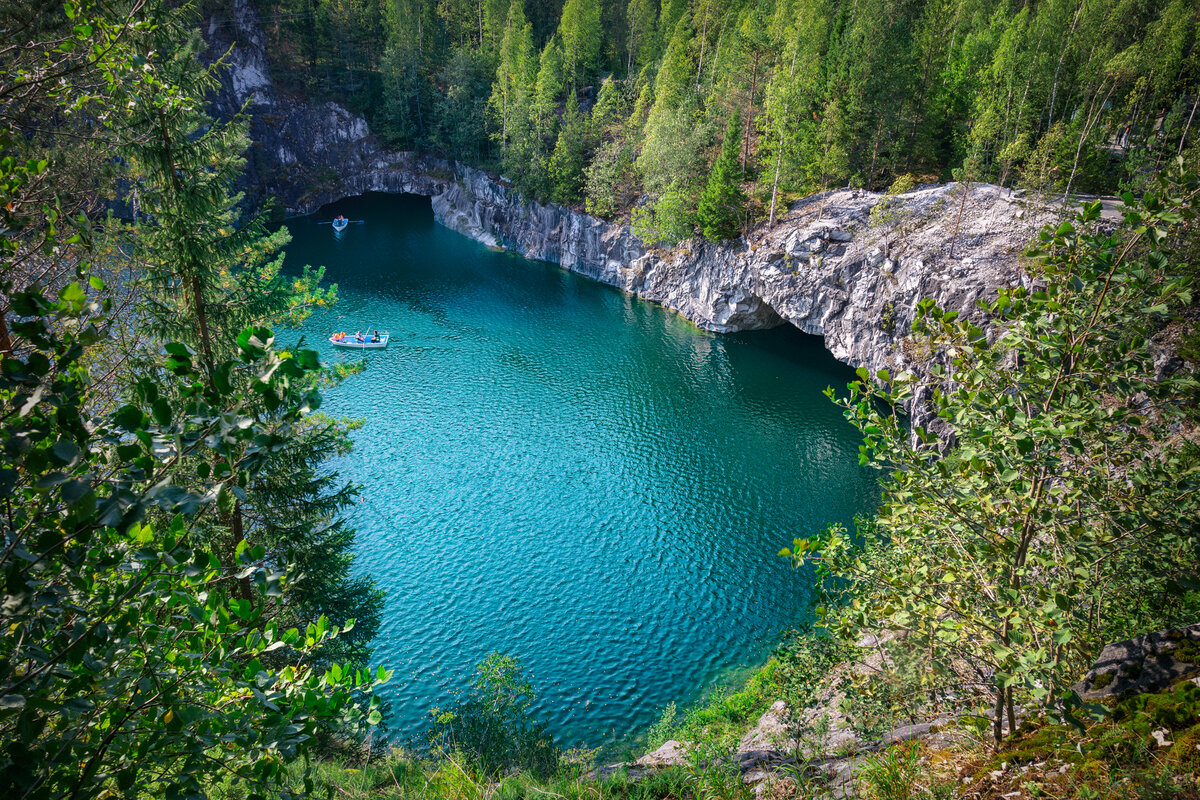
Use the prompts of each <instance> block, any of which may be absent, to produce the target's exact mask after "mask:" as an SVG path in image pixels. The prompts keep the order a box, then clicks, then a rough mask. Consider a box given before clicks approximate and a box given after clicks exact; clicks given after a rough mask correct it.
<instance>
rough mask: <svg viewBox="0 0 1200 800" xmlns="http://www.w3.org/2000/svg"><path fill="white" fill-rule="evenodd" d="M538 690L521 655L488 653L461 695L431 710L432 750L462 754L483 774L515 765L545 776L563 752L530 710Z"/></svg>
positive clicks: (428, 734)
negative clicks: (440, 707)
mask: <svg viewBox="0 0 1200 800" xmlns="http://www.w3.org/2000/svg"><path fill="white" fill-rule="evenodd" d="M536 696H537V693H536V691H535V690H534V687H533V684H532V683H531V682H530V681H529V679H528V678H527V677H526V676H525V672H524V669H523V667H522V666H521V662H520V661H518V660H517V659H516V658H514V657H513V656H508V655H502V654H500V653H492V654H491V655H489V656H488V657H487V658H486V659H484V660H483V661H482V662H481V663H480V664H479V665H478V666H477V667H476V668H475V680H474V682H473V683H472V686H471V690H470V692H469V693H468V695H467V696H466V697H465V698H462V699H460V700H459V701H457V702H456V703H455V704H454V705H453V706H452V707H450V708H449V709H447V710H441V709H434V710H433V711H432V712H431V714H432V716H433V720H432V723H431V724H430V727H429V729H428V730H427V731H426V733H425V738H426V741H427V742H428V743H429V745H430V747H431V748H433V750H434V751H435V752H440V753H443V754H447V755H449V756H451V757H456V756H459V755H461V756H462V757H465V758H466V759H467V760H468V761H469V762H470V764H471V765H472V766H473V767H474V768H475V769H478V770H479V771H480V772H481V773H482V774H484V775H488V776H495V775H499V774H500V773H502V772H505V771H506V770H509V769H513V768H516V769H519V770H522V771H527V772H530V773H533V774H535V775H539V776H541V777H543V778H544V777H547V776H549V775H551V774H553V773H554V771H555V769H556V768H557V766H558V761H559V758H560V755H561V754H560V753H559V750H558V748H557V747H556V746H555V744H554V740H553V739H552V738H551V737H550V734H549V732H548V731H547V729H546V723H545V722H543V721H541V720H538V719H536V718H535V717H534V716H533V713H532V711H531V706H532V705H533V701H534V700H535V699H536Z"/></svg>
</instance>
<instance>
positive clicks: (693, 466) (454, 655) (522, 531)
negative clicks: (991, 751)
mask: <svg viewBox="0 0 1200 800" xmlns="http://www.w3.org/2000/svg"><path fill="white" fill-rule="evenodd" d="M338 212H340V213H344V214H345V215H346V216H347V217H349V218H350V219H352V220H358V219H366V220H367V222H366V223H365V224H362V225H351V226H350V227H349V229H348V230H347V231H345V232H344V233H343V234H341V235H340V236H337V235H335V234H334V233H333V231H332V230H331V229H330V226H328V225H317V224H316V222H317V220H318V219H323V220H328V219H331V218H332V216H333V215H334V214H335V213H338ZM288 227H289V228H290V229H291V232H292V234H293V237H294V238H293V241H292V244H291V245H290V246H289V249H288V262H287V263H288V265H289V268H298V267H299V265H301V264H304V263H311V264H324V265H326V267H327V272H326V275H327V278H328V279H329V280H330V281H333V282H336V283H337V284H338V285H339V287H340V298H341V299H340V303H339V304H338V305H337V306H336V307H335V308H334V309H332V310H330V311H328V312H318V313H316V314H314V315H313V316H312V317H311V318H310V319H309V320H308V321H307V322H306V323H305V325H304V329H303V331H304V333H305V335H306V336H307V337H308V341H309V343H310V344H311V345H313V346H315V347H316V348H317V349H319V350H320V351H321V353H322V357H323V358H324V359H326V360H328V361H338V360H350V359H353V358H354V357H356V354H350V353H347V352H346V351H341V350H337V349H335V348H333V347H331V346H330V345H329V344H328V342H327V341H326V338H327V337H328V335H329V333H330V332H333V331H341V330H344V331H350V332H353V331H355V330H358V329H360V328H361V329H364V330H365V329H366V328H368V327H379V328H381V329H384V330H388V331H390V332H391V334H392V340H391V343H390V345H389V347H388V348H387V350H386V351H377V352H374V353H370V354H369V355H368V356H367V359H368V362H369V363H368V366H367V369H366V370H365V371H364V372H363V373H362V374H360V375H357V376H354V377H352V378H350V379H349V380H347V381H346V382H344V383H343V384H341V385H340V386H338V387H336V388H334V389H332V390H330V391H328V392H327V394H326V402H325V405H324V407H323V410H324V411H326V412H328V413H330V414H333V415H336V416H353V417H359V418H362V419H364V420H365V424H364V425H363V427H362V428H361V429H359V430H357V431H355V432H354V434H353V438H354V443H355V448H354V451H353V452H352V453H351V454H350V455H348V456H346V457H345V458H343V459H340V460H339V461H338V462H336V463H335V464H334V465H333V466H334V468H336V469H337V470H338V471H339V472H340V473H341V474H342V475H343V476H344V477H346V478H349V479H351V480H354V481H356V482H359V483H362V484H363V493H362V500H361V502H360V503H359V505H358V506H357V508H356V509H355V511H354V512H353V515H352V517H353V522H354V524H355V525H356V527H357V529H358V545H357V547H358V561H357V567H358V569H360V570H362V571H364V572H367V573H370V574H371V575H373V576H374V577H375V578H376V580H378V582H379V584H380V585H381V586H382V587H383V588H384V589H386V590H387V593H388V599H387V610H386V614H385V621H384V624H383V627H382V629H381V631H380V633H379V636H378V639H377V640H376V642H375V648H376V649H375V661H376V662H380V663H384V664H387V665H388V666H389V667H390V668H392V669H394V670H395V675H396V677H395V679H394V680H393V682H392V683H391V684H389V686H388V687H387V689H386V692H385V694H386V695H387V696H388V697H389V698H390V700H391V701H392V702H391V710H390V723H391V725H392V727H393V729H394V730H396V731H397V732H398V733H399V734H400V735H407V734H411V733H414V732H416V731H417V730H419V729H420V728H421V727H422V725H423V723H424V721H425V720H426V719H427V715H428V712H429V709H430V708H431V707H433V706H435V705H437V704H438V703H441V704H442V705H443V706H444V705H445V703H446V702H447V698H448V697H450V696H451V693H452V692H453V691H454V690H455V689H457V688H461V687H462V686H463V685H465V682H466V679H467V676H468V675H469V673H470V671H471V669H472V667H473V665H474V664H476V663H477V662H479V661H480V660H481V659H482V658H483V657H484V656H486V655H487V654H488V653H489V652H491V651H493V650H500V651H504V652H508V653H512V654H514V655H516V656H518V657H519V658H520V659H521V660H522V661H523V662H524V663H525V665H526V666H527V667H528V668H529V670H530V671H531V673H532V674H533V677H534V681H535V683H536V684H537V685H538V686H539V687H540V690H541V694H540V698H539V701H538V710H539V711H540V712H542V713H544V714H545V715H547V716H548V718H549V720H550V723H551V727H552V729H553V730H554V731H555V732H556V735H557V737H558V739H559V741H560V743H562V744H576V743H579V742H586V743H587V744H589V745H593V746H595V745H599V744H602V743H603V742H605V741H606V740H611V738H612V737H613V736H614V733H615V735H616V736H618V737H622V736H624V735H626V734H627V733H628V732H629V731H631V730H637V729H640V728H643V727H644V726H646V725H648V724H649V723H651V722H653V721H654V719H656V717H657V715H658V712H659V710H660V709H662V708H663V707H664V706H665V705H666V704H668V703H670V702H676V703H687V702H689V701H691V700H694V699H695V698H697V697H698V696H699V695H700V694H702V693H704V692H705V691H707V690H708V689H709V688H710V687H711V686H712V685H713V684H714V682H717V681H719V680H720V679H721V678H722V676H723V675H727V674H729V672H730V671H732V670H735V669H737V668H738V667H740V666H745V665H747V664H752V663H754V662H756V661H759V660H761V659H762V658H763V656H764V654H765V653H766V652H767V651H768V650H769V649H770V647H771V646H772V644H773V643H774V642H775V641H776V640H777V637H778V635H779V634H780V632H781V631H782V630H783V629H785V628H786V627H788V626H789V625H792V624H795V623H797V622H799V621H803V619H804V618H805V615H806V614H807V613H809V612H808V610H807V608H806V603H807V601H808V600H809V586H808V585H807V583H806V579H805V575H804V574H803V573H796V572H793V571H792V570H791V569H790V567H789V566H788V565H787V564H786V563H785V562H784V561H783V559H780V558H778V557H777V556H776V553H777V552H778V550H779V548H780V547H782V546H784V545H786V544H789V543H790V542H791V540H792V538H793V537H794V536H797V535H807V534H809V533H811V532H813V531H815V530H817V529H819V528H821V527H823V526H824V525H826V524H828V523H830V522H837V521H841V522H849V521H850V520H851V518H852V517H853V515H855V514H856V513H860V512H862V511H864V510H867V509H868V508H870V507H871V505H872V503H873V502H874V500H875V496H876V495H875V484H874V479H873V477H872V475H871V474H870V473H869V472H868V471H866V470H863V469H862V468H860V467H859V466H858V460H857V448H858V441H857V439H856V435H855V432H854V430H853V429H852V428H851V427H850V426H849V425H848V424H847V423H846V422H845V421H844V420H843V419H842V418H841V416H840V414H839V412H838V410H837V409H836V408H835V407H834V406H833V405H832V404H831V403H829V401H828V400H826V398H825V397H823V396H822V394H821V391H822V390H823V389H824V388H825V387H826V386H829V385H833V386H836V387H839V388H841V387H844V385H845V384H846V383H847V382H848V381H849V380H851V379H852V373H851V371H850V370H849V369H848V368H846V367H845V366H844V365H842V364H839V363H838V362H836V361H835V360H834V359H833V358H832V357H831V356H829V355H828V353H826V352H825V350H824V349H823V348H822V343H821V340H820V339H818V338H816V337H809V336H804V335H802V334H800V333H798V332H796V331H794V330H776V331H763V332H756V333H747V334H738V335H733V336H715V335H712V334H709V333H705V332H704V331H701V330H699V329H697V328H696V327H695V326H693V325H692V324H691V323H689V322H687V321H686V320H684V319H683V318H681V317H679V316H678V315H676V314H674V313H672V312H670V311H667V310H664V309H663V308H661V307H658V306H655V305H652V304H650V303H647V302H643V301H640V300H637V299H635V298H633V297H631V296H628V295H626V294H624V293H622V292H620V291H618V290H616V289H613V288H611V287H608V286H603V285H601V284H598V283H595V282H594V281H590V280H588V279H586V278H582V277H579V276H577V275H574V274H572V273H569V272H566V271H563V270H561V269H559V268H558V267H556V266H554V265H551V264H545V263H539V262H531V261H526V260H524V259H522V258H519V257H517V256H514V255H511V254H507V253H497V252H493V251H490V250H488V249H487V248H485V247H483V246H481V245H479V244H477V243H475V242H472V241H470V240H468V239H466V238H464V237H462V236H459V235H458V234H455V233H452V232H450V231H448V230H445V229H444V228H442V227H440V226H438V225H436V224H435V223H434V221H433V215H432V212H431V211H430V207H429V201H428V200H426V199H422V198H416V197H408V196H388V195H368V196H365V197H360V198H355V199H351V200H346V201H342V202H340V203H337V204H335V205H332V206H328V207H326V208H325V209H323V210H322V212H321V213H320V215H319V216H318V217H308V218H300V219H295V220H292V221H290V222H289V223H288Z"/></svg>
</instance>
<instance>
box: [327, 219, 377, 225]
mask: <svg viewBox="0 0 1200 800" xmlns="http://www.w3.org/2000/svg"><path fill="white" fill-rule="evenodd" d="M364 222H366V220H365V219H348V220H346V224H347V225H350V224H351V223H353V224H355V225H361V224H363V223H364ZM317 224H318V225H332V224H333V220H330V221H328V222H318V223H317Z"/></svg>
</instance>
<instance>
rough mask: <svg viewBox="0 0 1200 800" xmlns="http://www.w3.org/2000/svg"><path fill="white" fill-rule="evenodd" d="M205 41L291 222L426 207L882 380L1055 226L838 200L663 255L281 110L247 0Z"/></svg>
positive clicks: (862, 196) (967, 206) (331, 123)
mask: <svg viewBox="0 0 1200 800" xmlns="http://www.w3.org/2000/svg"><path fill="white" fill-rule="evenodd" d="M205 33H206V34H207V36H208V37H209V40H210V44H211V46H212V52H213V53H214V54H220V53H225V52H226V51H228V56H227V64H228V67H229V68H228V71H227V75H226V77H225V83H224V86H223V87H222V90H221V92H220V93H219V95H218V97H217V98H216V101H215V104H216V107H217V111H218V113H222V114H226V115H228V114H232V113H235V112H236V111H237V110H238V109H240V108H241V107H242V106H243V105H244V104H245V105H247V106H248V110H249V116H250V128H251V138H252V140H253V141H254V147H253V151H252V152H251V153H250V155H249V159H248V160H249V168H250V172H251V181H252V182H253V185H254V187H255V188H256V189H258V190H260V191H262V192H265V193H268V194H270V195H272V196H274V197H277V198H279V199H280V200H281V201H282V202H283V203H284V205H285V207H286V208H287V210H288V212H289V213H292V214H307V213H311V212H313V211H315V210H316V209H317V208H319V207H320V206H321V205H323V204H325V203H329V202H333V201H335V200H338V199H340V198H343V197H349V196H354V195H359V194H362V193H364V192H369V191H381V192H405V193H411V194H416V195H423V196H427V197H429V198H431V203H432V206H433V211H434V215H435V217H436V219H437V221H438V222H440V223H441V224H443V225H445V226H447V227H449V228H451V229H453V230H456V231H458V232H460V233H462V234H463V235H465V236H469V237H471V238H472V239H475V240H477V241H480V242H482V243H484V244H487V245H489V246H497V247H503V248H507V249H511V250H514V251H516V252H518V253H520V254H521V255H523V256H525V257H527V258H531V259H539V260H545V261H551V262H554V263H557V264H560V265H561V266H562V267H564V268H565V269H569V270H573V271H575V272H578V273H581V274H583V275H587V276H588V277H591V278H594V279H595V280H599V281H603V282H604V283H607V284H611V285H613V286H617V287H620V288H621V289H624V290H626V291H628V292H631V293H633V294H636V295H638V296H639V297H643V298H645V299H647V300H651V301H654V302H656V303H661V304H662V305H664V306H666V307H668V308H671V309H674V310H676V311H678V312H679V313H680V314H682V315H683V316H685V317H686V318H688V319H689V320H691V321H692V322H694V323H695V324H696V325H698V326H700V327H701V328H704V329H706V330H710V331H714V332H719V333H728V332H734V331H741V330H751V329H758V328H769V327H775V326H778V325H784V324H790V325H793V326H795V327H797V328H799V329H800V330H803V331H805V332H806V333H810V334H815V335H819V336H822V337H824V340H825V345H826V347H827V348H828V349H829V351H830V352H831V353H832V354H833V355H834V356H835V357H836V358H838V359H839V360H841V361H843V362H845V363H847V364H850V365H852V366H855V367H866V368H868V369H870V370H873V371H874V370H878V369H880V368H888V369H892V370H896V369H904V368H909V369H914V370H915V371H917V372H918V373H920V372H921V371H922V364H921V363H919V362H917V361H916V359H915V357H914V355H913V354H910V353H907V352H905V349H904V348H903V347H902V346H901V342H902V340H903V337H904V334H905V333H906V332H907V330H908V328H909V325H910V323H911V321H912V319H913V316H914V309H915V307H916V304H917V302H918V301H920V300H921V299H922V298H926V297H928V298H932V299H933V300H934V301H936V302H937V303H939V304H940V305H942V306H943V307H945V308H948V309H953V310H958V311H960V312H963V313H964V314H966V315H970V314H972V313H973V311H974V309H975V304H976V301H977V300H978V299H980V298H983V297H987V296H990V295H991V294H993V293H994V292H995V290H996V289H997V287H1000V286H1007V285H1012V284H1016V283H1018V282H1020V281H1022V280H1025V276H1024V272H1023V270H1022V266H1021V258H1020V253H1021V251H1022V249H1023V248H1024V246H1025V245H1026V244H1027V243H1028V242H1029V240H1030V239H1031V237H1032V236H1033V234H1034V232H1035V231H1036V230H1037V228H1038V227H1039V226H1040V225H1041V224H1043V223H1044V222H1046V221H1047V220H1048V219H1050V217H1051V214H1050V213H1048V211H1047V210H1046V209H1045V208H1041V209H1037V208H1035V207H1033V205H1032V204H1031V203H1029V202H1027V201H1026V200H1025V199H1024V198H1022V197H1020V196H1016V195H1014V194H1013V193H1011V192H1010V191H1008V190H1005V189H1000V188H998V187H995V186H989V185H985V184H972V185H970V186H969V187H968V186H962V185H959V184H953V183H952V184H946V185H939V186H931V187H925V188H921V189H918V190H917V191H913V192H910V193H908V194H905V195H901V196H900V197H899V198H896V199H895V200H894V201H893V202H892V205H891V208H890V211H889V213H888V214H887V215H884V216H886V217H887V221H886V223H883V224H874V225H873V224H872V222H871V210H872V208H874V207H876V206H877V205H879V203H880V202H881V201H883V200H884V197H883V196H882V195H879V194H874V193H870V192H865V191H861V190H852V189H839V190H834V191H829V192H825V193H822V194H819V195H815V196H812V197H809V198H806V199H804V200H802V201H800V202H798V203H796V204H794V205H793V206H792V207H791V208H790V209H789V210H788V212H787V213H786V214H784V215H783V216H782V217H781V218H780V219H779V220H777V222H776V224H775V226H774V227H773V228H771V229H770V230H768V229H767V228H766V226H765V225H763V226H759V227H758V228H756V229H754V230H753V231H751V233H750V235H749V236H748V237H747V239H745V240H739V241H737V242H731V243H726V244H722V245H716V244H712V243H709V242H705V241H703V240H700V239H694V240H688V241H685V242H683V243H681V244H680V245H679V246H678V247H676V248H674V249H671V250H654V249H651V248H648V247H646V246H645V245H644V244H643V243H642V242H641V241H640V240H639V239H638V238H637V237H636V236H635V235H634V234H633V232H632V230H631V229H630V227H629V226H628V225H625V224H622V223H619V222H608V221H605V220H601V219H597V218H595V217H592V216H589V215H587V214H584V213H581V212H579V211H576V210H573V209H570V208H565V207H562V206H558V205H554V204H540V203H536V202H531V201H529V200H528V199H527V198H525V197H523V196H522V195H521V194H520V193H519V192H517V191H516V190H514V189H513V188H512V187H511V186H509V185H508V184H507V182H506V181H504V180H503V178H499V177H495V176H492V175H489V174H487V173H485V172H483V171H481V170H478V169H474V168H471V167H468V166H466V165H463V164H460V163H456V162H449V161H446V160H443V159H439V158H434V157H430V156H423V155H418V154H415V153H408V152H393V151H389V150H387V149H386V148H384V147H383V146H381V144H380V143H379V142H378V141H377V140H376V139H375V137H374V136H373V135H372V134H371V132H370V130H369V128H368V126H367V123H366V121H365V120H363V119H362V118H361V117H358V116H355V115H354V114H351V113H350V112H348V111H347V110H346V109H344V108H342V107H340V106H338V105H336V104H334V103H322V104H313V103H306V102H299V101H296V100H294V99H292V98H287V97H285V96H283V95H282V94H281V93H280V92H279V91H278V90H277V89H276V88H275V87H274V85H273V84H272V83H271V80H270V75H269V69H268V63H267V58H266V54H265V50H264V42H265V39H264V37H263V35H262V32H261V30H260V28H259V24H258V20H257V17H256V15H255V12H254V9H253V6H252V4H251V3H250V2H249V0H238V2H235V3H234V17H233V19H232V20H231V21H224V22H222V23H220V24H218V23H217V22H216V21H213V22H211V23H210V25H209V28H208V30H206V31H205ZM964 195H965V196H964ZM877 223H878V220H877Z"/></svg>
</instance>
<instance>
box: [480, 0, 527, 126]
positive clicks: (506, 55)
mask: <svg viewBox="0 0 1200 800" xmlns="http://www.w3.org/2000/svg"><path fill="white" fill-rule="evenodd" d="M536 80H537V57H536V55H535V51H534V49H533V26H532V25H531V24H530V23H529V22H528V21H527V20H526V19H525V4H524V2H523V0H512V4H511V5H510V6H509V8H508V20H507V21H506V22H505V24H504V36H503V38H502V39H501V42H500V53H499V64H498V65H497V67H496V79H495V80H494V81H493V82H492V96H491V99H490V100H489V101H488V106H489V108H490V109H491V111H492V115H493V117H494V118H495V119H496V120H497V122H498V124H499V131H498V132H497V136H496V140H497V141H498V142H499V143H500V146H501V148H502V149H503V148H506V147H507V146H508V143H509V142H510V141H511V140H512V139H513V138H514V137H519V136H520V135H521V134H522V131H521V129H522V128H523V127H527V126H528V118H529V113H528V108H529V105H530V101H531V99H532V96H533V86H534V83H535V81H536Z"/></svg>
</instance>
